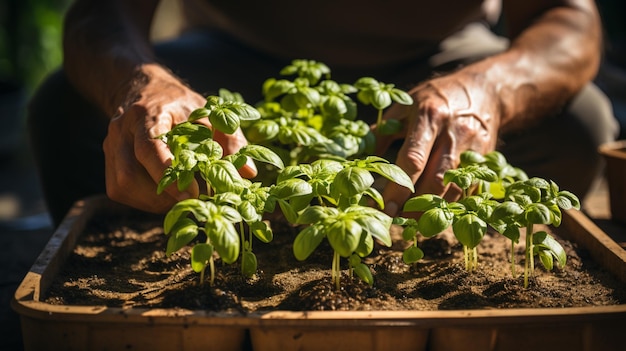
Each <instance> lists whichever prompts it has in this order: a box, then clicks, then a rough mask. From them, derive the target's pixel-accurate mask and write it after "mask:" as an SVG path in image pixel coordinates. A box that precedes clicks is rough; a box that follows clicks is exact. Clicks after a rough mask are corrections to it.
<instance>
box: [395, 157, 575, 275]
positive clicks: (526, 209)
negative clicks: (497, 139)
mask: <svg viewBox="0 0 626 351" xmlns="http://www.w3.org/2000/svg"><path fill="white" fill-rule="evenodd" d="M449 183H453V184H455V185H456V186H458V187H459V188H460V189H461V190H462V195H461V197H460V199H459V200H458V201H454V202H448V201H446V200H444V199H443V198H442V197H441V196H438V195H432V194H424V195H420V196H417V197H414V198H412V199H409V200H408V201H407V202H406V203H405V205H404V211H406V212H420V213H421V216H420V217H419V219H417V220H416V219H407V218H398V219H396V221H395V223H397V224H400V225H402V226H403V227H404V231H403V237H404V239H405V240H412V241H413V245H412V246H411V247H409V248H408V249H407V250H406V251H405V252H404V256H403V257H404V261H405V262H407V263H412V262H414V261H415V260H417V259H420V258H421V257H422V256H423V252H421V250H419V248H417V235H418V234H421V235H423V236H425V237H432V236H434V235H437V234H439V233H441V232H443V231H444V230H446V229H448V228H449V227H451V228H452V232H453V233H454V235H455V237H456V238H457V239H458V241H459V242H460V243H461V244H462V245H463V251H464V258H465V268H466V269H467V270H468V271H469V272H472V271H474V270H475V269H477V267H478V253H477V252H476V247H477V246H478V244H479V243H480V241H481V240H482V238H483V236H484V235H485V233H486V232H487V229H488V227H489V226H491V227H492V228H494V229H495V230H496V231H497V232H499V233H501V234H503V235H504V236H506V237H507V238H509V239H510V240H511V272H512V274H513V276H515V256H514V245H515V244H516V243H517V242H519V238H520V236H521V235H520V228H524V229H525V231H526V246H525V251H526V259H525V270H524V287H528V277H529V275H531V274H532V272H533V270H534V256H535V255H538V256H539V258H540V260H541V262H542V264H543V265H544V267H545V268H546V269H548V270H551V269H552V268H553V266H554V260H555V259H556V263H557V265H559V266H563V265H565V263H566V255H565V251H564V249H563V248H562V247H561V245H560V244H559V243H558V242H557V241H556V240H555V239H554V238H553V237H551V236H550V235H549V234H548V233H546V232H545V231H539V232H534V231H533V228H534V227H533V226H534V225H536V224H543V225H553V226H556V227H558V226H559V225H560V223H561V218H562V214H561V210H562V209H565V210H566V209H570V208H576V209H579V208H580V202H579V200H578V198H577V197H576V196H575V195H574V194H572V193H571V192H568V191H564V190H563V191H562V190H559V187H558V185H557V184H556V183H554V182H552V181H550V182H548V181H546V180H544V179H541V178H531V179H528V177H527V176H526V174H525V173H524V172H523V171H522V170H520V169H517V168H515V167H513V166H511V165H509V164H508V163H507V162H506V159H505V158H504V156H503V155H502V154H501V153H499V152H497V151H494V152H491V153H489V154H487V155H484V156H483V155H480V154H478V153H476V152H474V151H466V152H464V153H463V154H462V155H461V164H460V166H459V167H458V168H457V169H451V170H449V171H447V172H446V173H445V175H444V184H449Z"/></svg>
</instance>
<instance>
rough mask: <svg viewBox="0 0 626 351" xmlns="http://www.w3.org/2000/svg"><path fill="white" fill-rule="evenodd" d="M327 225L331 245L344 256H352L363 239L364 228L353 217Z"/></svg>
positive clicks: (327, 235)
mask: <svg viewBox="0 0 626 351" xmlns="http://www.w3.org/2000/svg"><path fill="white" fill-rule="evenodd" d="M325 224H326V225H327V226H326V237H327V238H328V242H329V243H330V246H331V247H332V248H333V250H335V251H336V252H337V253H338V254H339V255H340V256H342V257H350V255H351V254H352V253H353V252H354V251H355V250H356V248H357V246H358V245H359V240H360V239H361V233H362V231H363V228H362V227H361V226H360V225H359V224H358V223H357V222H356V221H353V220H351V219H346V218H343V219H341V220H338V221H334V222H332V223H330V224H328V221H326V223H325Z"/></svg>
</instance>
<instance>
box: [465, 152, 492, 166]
mask: <svg viewBox="0 0 626 351" xmlns="http://www.w3.org/2000/svg"><path fill="white" fill-rule="evenodd" d="M460 161H461V162H460V166H461V167H465V166H469V165H475V164H480V163H483V162H485V161H486V158H485V157H484V156H483V155H481V154H480V153H478V152H476V151H474V150H466V151H463V152H462V153H461V156H460Z"/></svg>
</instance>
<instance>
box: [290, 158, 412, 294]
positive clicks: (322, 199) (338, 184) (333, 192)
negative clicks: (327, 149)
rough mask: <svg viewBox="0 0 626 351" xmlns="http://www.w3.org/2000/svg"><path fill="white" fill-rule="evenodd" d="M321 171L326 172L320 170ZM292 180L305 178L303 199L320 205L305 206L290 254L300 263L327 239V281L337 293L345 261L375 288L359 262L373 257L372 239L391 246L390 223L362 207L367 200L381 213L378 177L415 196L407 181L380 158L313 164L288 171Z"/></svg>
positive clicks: (388, 218) (381, 203) (375, 212)
mask: <svg viewBox="0 0 626 351" xmlns="http://www.w3.org/2000/svg"><path fill="white" fill-rule="evenodd" d="M323 165H326V166H330V167H322V166H323ZM285 171H286V172H289V175H290V176H303V177H304V178H305V179H307V180H308V181H309V182H310V183H311V184H313V186H312V188H313V192H312V193H311V195H309V196H308V197H307V199H311V200H317V202H318V204H315V205H306V207H305V208H304V210H302V212H301V213H300V215H299V216H298V217H297V219H296V221H295V224H297V225H304V226H305V227H304V229H302V230H301V231H300V233H299V234H298V235H297V236H296V239H295V241H294V244H293V252H294V255H295V257H296V259H298V260H301V261H302V260H305V259H307V258H308V257H309V256H310V255H311V253H313V251H315V249H316V248H317V247H318V246H319V244H320V243H321V242H322V241H323V240H324V238H326V239H327V240H328V242H329V244H330V246H331V247H332V249H333V260H332V270H331V272H332V273H331V279H332V282H333V283H334V285H335V288H336V289H340V286H341V266H340V259H341V257H345V258H348V263H349V267H350V271H351V272H352V271H354V272H356V274H357V276H359V278H361V279H362V280H363V281H364V282H366V283H367V284H370V285H371V284H373V282H374V280H373V276H372V274H371V271H370V270H369V268H368V267H367V266H366V265H365V264H363V263H362V262H361V257H365V256H367V255H369V254H370V253H371V252H372V249H373V247H374V240H373V239H374V238H376V239H378V240H379V242H381V243H382V244H384V245H386V246H391V237H390V234H389V229H390V227H391V224H392V218H391V217H389V216H388V215H386V214H385V213H383V212H381V211H380V210H377V209H375V208H373V207H369V206H364V205H362V204H361V203H362V201H363V200H364V197H365V196H367V197H370V198H371V199H373V200H374V201H375V202H376V203H377V204H378V205H379V206H380V207H381V208H382V207H383V206H384V204H383V201H382V195H380V193H379V192H378V191H377V190H375V189H374V188H372V184H373V183H374V177H373V176H372V174H371V172H374V173H377V174H379V175H381V176H383V177H385V178H387V179H389V180H392V181H395V182H397V183H398V184H400V185H403V186H405V187H407V188H409V189H411V190H412V191H413V183H412V182H411V179H410V178H409V177H408V175H406V173H404V171H402V170H401V169H400V168H399V167H398V166H396V165H393V164H390V163H388V162H387V161H386V160H384V159H382V158H379V157H368V158H366V159H363V160H352V161H347V160H346V161H343V162H337V161H324V160H321V161H317V162H314V163H313V164H311V166H310V167H308V165H302V166H300V167H298V166H297V167H295V168H291V169H290V168H287V169H285Z"/></svg>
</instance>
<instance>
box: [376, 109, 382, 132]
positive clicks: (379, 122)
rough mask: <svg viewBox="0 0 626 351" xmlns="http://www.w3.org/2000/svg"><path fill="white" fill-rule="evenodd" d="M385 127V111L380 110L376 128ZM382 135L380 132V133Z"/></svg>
mask: <svg viewBox="0 0 626 351" xmlns="http://www.w3.org/2000/svg"><path fill="white" fill-rule="evenodd" d="M382 125H383V110H382V109H380V110H378V118H377V119H376V128H377V129H378V128H380V127H381V126H382ZM378 132H379V133H380V130H379V131H378Z"/></svg>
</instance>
